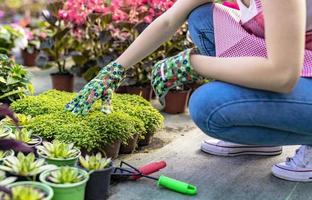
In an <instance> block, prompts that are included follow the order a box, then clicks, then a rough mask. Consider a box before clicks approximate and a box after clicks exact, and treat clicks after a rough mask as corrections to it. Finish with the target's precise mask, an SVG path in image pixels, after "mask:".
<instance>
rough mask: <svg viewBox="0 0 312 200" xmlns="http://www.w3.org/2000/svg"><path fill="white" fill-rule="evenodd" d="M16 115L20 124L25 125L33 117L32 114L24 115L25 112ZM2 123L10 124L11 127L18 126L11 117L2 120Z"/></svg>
mask: <svg viewBox="0 0 312 200" xmlns="http://www.w3.org/2000/svg"><path fill="white" fill-rule="evenodd" d="M16 117H17V119H18V126H25V125H27V124H28V123H29V122H30V121H31V119H32V117H31V116H30V115H23V114H16ZM1 123H3V124H5V125H8V126H10V127H15V126H16V123H15V122H14V121H13V120H12V119H10V118H9V117H6V118H4V119H3V120H1Z"/></svg>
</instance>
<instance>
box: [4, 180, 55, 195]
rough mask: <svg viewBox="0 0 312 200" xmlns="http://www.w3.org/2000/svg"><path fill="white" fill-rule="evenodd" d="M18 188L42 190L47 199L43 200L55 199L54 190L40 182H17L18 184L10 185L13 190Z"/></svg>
mask: <svg viewBox="0 0 312 200" xmlns="http://www.w3.org/2000/svg"><path fill="white" fill-rule="evenodd" d="M16 186H30V187H33V188H35V189H37V190H40V191H41V192H43V193H44V194H45V197H44V199H42V200H51V199H52V198H53V194H54V192H53V189H52V188H51V187H50V186H48V185H46V184H43V183H40V182H33V181H23V182H16V183H12V184H9V185H8V187H9V188H13V187H16Z"/></svg>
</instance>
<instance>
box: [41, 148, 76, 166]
mask: <svg viewBox="0 0 312 200" xmlns="http://www.w3.org/2000/svg"><path fill="white" fill-rule="evenodd" d="M75 149H76V150H77V151H78V152H79V153H77V155H76V156H75V157H73V158H67V159H62V158H48V157H47V156H46V155H43V154H42V152H41V151H40V150H39V149H37V154H38V156H39V158H44V159H45V161H46V162H47V163H48V164H52V165H56V166H72V167H74V166H75V165H76V163H77V161H78V158H79V156H80V154H81V152H80V150H79V149H78V148H75Z"/></svg>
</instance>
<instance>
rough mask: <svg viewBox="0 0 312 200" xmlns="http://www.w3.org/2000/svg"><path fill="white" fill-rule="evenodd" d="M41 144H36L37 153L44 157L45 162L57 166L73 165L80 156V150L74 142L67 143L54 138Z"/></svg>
mask: <svg viewBox="0 0 312 200" xmlns="http://www.w3.org/2000/svg"><path fill="white" fill-rule="evenodd" d="M42 144H43V145H42V146H37V147H36V148H37V154H38V155H39V157H41V158H44V159H45V160H46V162H47V163H49V164H54V165H57V166H75V165H76V163H77V160H78V158H79V156H80V150H79V149H78V148H76V147H74V144H72V143H71V144H67V143H63V142H60V141H58V140H54V141H52V143H51V142H43V143H42Z"/></svg>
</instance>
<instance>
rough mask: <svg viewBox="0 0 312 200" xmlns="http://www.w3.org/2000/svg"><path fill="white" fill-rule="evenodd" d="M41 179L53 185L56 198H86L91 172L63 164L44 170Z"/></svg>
mask: <svg viewBox="0 0 312 200" xmlns="http://www.w3.org/2000/svg"><path fill="white" fill-rule="evenodd" d="M39 179H40V181H41V182H42V183H44V184H46V185H49V186H51V187H52V189H53V191H54V198H53V199H55V200H69V199H73V200H84V196H85V189H86V184H87V181H88V180H89V173H88V172H86V171H85V170H83V169H78V168H74V167H69V166H62V167H59V168H58V169H53V170H48V171H45V172H43V173H42V174H41V175H40V177H39Z"/></svg>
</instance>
